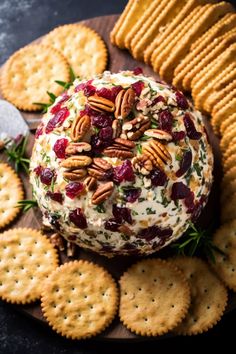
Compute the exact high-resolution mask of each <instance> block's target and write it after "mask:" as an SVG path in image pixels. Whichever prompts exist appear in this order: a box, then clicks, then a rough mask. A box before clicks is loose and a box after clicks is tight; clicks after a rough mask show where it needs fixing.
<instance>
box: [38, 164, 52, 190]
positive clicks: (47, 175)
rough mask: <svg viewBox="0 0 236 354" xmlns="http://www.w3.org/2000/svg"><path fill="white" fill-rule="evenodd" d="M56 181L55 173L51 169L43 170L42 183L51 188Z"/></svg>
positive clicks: (41, 174)
mask: <svg viewBox="0 0 236 354" xmlns="http://www.w3.org/2000/svg"><path fill="white" fill-rule="evenodd" d="M53 179H54V180H55V175H54V172H53V171H52V170H51V169H50V168H43V169H42V171H41V173H40V181H41V182H42V183H43V184H46V185H47V186H49V185H50V184H51V183H52V180H53Z"/></svg>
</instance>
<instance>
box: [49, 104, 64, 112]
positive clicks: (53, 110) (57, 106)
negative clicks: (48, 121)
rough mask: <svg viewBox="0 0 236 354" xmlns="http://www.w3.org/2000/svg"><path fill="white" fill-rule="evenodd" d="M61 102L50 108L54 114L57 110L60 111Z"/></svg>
mask: <svg viewBox="0 0 236 354" xmlns="http://www.w3.org/2000/svg"><path fill="white" fill-rule="evenodd" d="M61 105H62V104H61V103H59V102H58V103H57V104H56V105H55V106H53V107H52V108H51V109H50V113H52V114H56V113H57V112H59V111H60V109H61Z"/></svg>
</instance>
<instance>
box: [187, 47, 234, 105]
mask: <svg viewBox="0 0 236 354" xmlns="http://www.w3.org/2000/svg"><path fill="white" fill-rule="evenodd" d="M235 53H236V43H235V44H232V45H231V46H230V47H229V48H227V50H226V51H225V52H224V53H222V54H220V55H219V56H218V57H217V58H216V59H214V60H213V61H212V62H211V63H210V64H208V65H207V66H206V67H205V68H203V69H202V70H201V71H200V73H198V74H197V75H196V76H195V77H194V79H193V80H192V82H191V87H192V97H193V99H194V103H195V106H196V108H197V109H202V107H203V101H204V100H205V99H206V97H207V95H208V94H209V92H211V91H212V87H213V85H214V81H215V80H216V77H217V76H218V75H220V73H221V71H223V70H225V68H226V67H227V66H228V65H230V64H231V63H233V62H234V55H235Z"/></svg>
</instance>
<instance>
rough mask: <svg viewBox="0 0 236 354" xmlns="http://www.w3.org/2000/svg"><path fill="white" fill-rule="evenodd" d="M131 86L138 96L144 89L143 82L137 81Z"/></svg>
mask: <svg viewBox="0 0 236 354" xmlns="http://www.w3.org/2000/svg"><path fill="white" fill-rule="evenodd" d="M131 86H132V88H133V89H134V91H135V93H136V95H137V96H140V94H141V92H142V89H143V88H144V82H143V81H137V82H135V83H134V84H132V85H131Z"/></svg>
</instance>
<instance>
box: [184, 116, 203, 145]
mask: <svg viewBox="0 0 236 354" xmlns="http://www.w3.org/2000/svg"><path fill="white" fill-rule="evenodd" d="M184 125H185V129H186V132H187V135H188V137H189V139H193V140H199V139H200V138H201V136H202V133H200V132H198V131H197V130H196V128H195V125H194V123H193V121H192V119H191V117H190V115H189V114H185V115H184Z"/></svg>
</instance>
